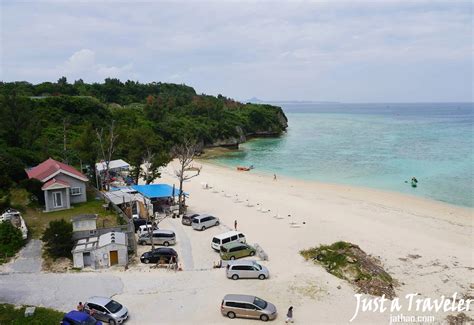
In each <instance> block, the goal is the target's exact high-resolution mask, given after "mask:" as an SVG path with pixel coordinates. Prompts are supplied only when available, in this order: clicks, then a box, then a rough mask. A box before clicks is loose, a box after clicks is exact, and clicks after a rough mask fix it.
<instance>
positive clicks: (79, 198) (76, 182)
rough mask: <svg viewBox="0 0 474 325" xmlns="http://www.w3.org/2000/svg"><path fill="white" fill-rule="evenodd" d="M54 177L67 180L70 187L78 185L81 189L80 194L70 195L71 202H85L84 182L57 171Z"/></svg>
mask: <svg viewBox="0 0 474 325" xmlns="http://www.w3.org/2000/svg"><path fill="white" fill-rule="evenodd" d="M55 178H56V179H58V180H61V181H64V182H67V183H68V184H69V185H71V189H72V188H73V187H79V188H80V189H81V194H80V195H71V196H70V198H71V203H72V204H74V203H81V202H86V201H87V195H86V182H83V181H80V180H78V179H77V178H74V177H71V176H68V175H65V174H62V173H59V174H58V175H57V176H55Z"/></svg>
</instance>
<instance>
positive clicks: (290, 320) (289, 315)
mask: <svg viewBox="0 0 474 325" xmlns="http://www.w3.org/2000/svg"><path fill="white" fill-rule="evenodd" d="M285 323H293V306H291V307H290V308H288V312H287V313H286V321H285Z"/></svg>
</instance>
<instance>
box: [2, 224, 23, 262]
mask: <svg viewBox="0 0 474 325" xmlns="http://www.w3.org/2000/svg"><path fill="white" fill-rule="evenodd" d="M24 243H25V242H24V240H23V237H22V235H21V231H20V229H18V228H16V227H15V226H13V225H12V224H11V222H10V221H4V222H0V252H1V253H0V261H2V258H4V257H5V256H6V257H11V256H13V255H15V254H16V252H17V251H18V250H19V249H20V248H21V247H22V246H23V244H24Z"/></svg>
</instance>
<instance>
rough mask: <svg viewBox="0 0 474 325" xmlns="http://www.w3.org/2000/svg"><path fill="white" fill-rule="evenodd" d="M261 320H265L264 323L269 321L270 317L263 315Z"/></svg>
mask: <svg viewBox="0 0 474 325" xmlns="http://www.w3.org/2000/svg"><path fill="white" fill-rule="evenodd" d="M260 319H261V320H263V321H264V322H266V321H268V316H267V315H262V316H260Z"/></svg>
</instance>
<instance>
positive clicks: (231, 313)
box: [227, 311, 235, 319]
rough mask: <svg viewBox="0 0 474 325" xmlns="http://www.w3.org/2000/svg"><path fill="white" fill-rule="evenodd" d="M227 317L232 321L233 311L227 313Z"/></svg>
mask: <svg viewBox="0 0 474 325" xmlns="http://www.w3.org/2000/svg"><path fill="white" fill-rule="evenodd" d="M227 317H229V318H230V319H233V318H235V313H234V312H233V311H229V312H228V313H227Z"/></svg>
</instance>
